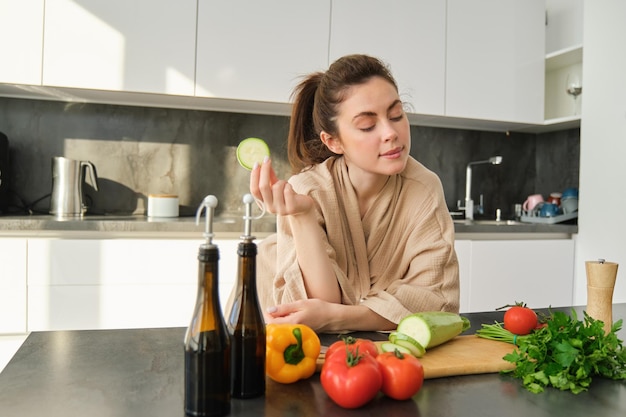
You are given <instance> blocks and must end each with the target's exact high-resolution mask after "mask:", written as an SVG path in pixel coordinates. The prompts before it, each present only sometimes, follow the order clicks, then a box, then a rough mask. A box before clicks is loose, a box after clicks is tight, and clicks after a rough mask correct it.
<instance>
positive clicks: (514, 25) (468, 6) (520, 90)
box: [445, 0, 545, 124]
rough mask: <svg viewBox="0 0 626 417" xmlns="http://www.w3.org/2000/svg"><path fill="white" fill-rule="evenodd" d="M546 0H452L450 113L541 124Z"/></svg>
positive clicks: (449, 6) (448, 59)
mask: <svg viewBox="0 0 626 417" xmlns="http://www.w3.org/2000/svg"><path fill="white" fill-rule="evenodd" d="M544 25H545V0H527V1H517V0H475V1H466V0H448V2H447V45H446V99H445V100H446V111H445V114H446V116H450V117H458V118H471V119H483V120H500V121H512V122H521V123H532V124H542V123H543V120H544V110H543V108H544V66H545V26H544Z"/></svg>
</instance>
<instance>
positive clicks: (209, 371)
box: [184, 216, 231, 416]
mask: <svg viewBox="0 0 626 417" xmlns="http://www.w3.org/2000/svg"><path fill="white" fill-rule="evenodd" d="M211 217H212V216H211ZM208 223H209V221H207V224H208ZM206 235H208V236H209V237H207V242H206V243H205V244H203V245H201V246H200V250H199V251H198V293H197V297H196V305H195V308H194V312H193V316H192V319H191V323H190V325H189V328H188V329H187V333H186V334H185V406H184V407H185V414H186V415H188V416H223V415H226V414H228V413H229V412H230V380H231V377H230V373H231V369H230V360H231V357H230V355H231V345H230V335H229V333H228V328H227V327H226V323H225V321H224V317H223V315H222V309H221V306H220V299H219V292H218V277H219V276H218V261H219V250H218V247H217V246H216V245H214V244H212V243H211V236H212V233H207V234H205V236H206Z"/></svg>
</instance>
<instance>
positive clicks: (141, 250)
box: [28, 238, 238, 331]
mask: <svg viewBox="0 0 626 417" xmlns="http://www.w3.org/2000/svg"><path fill="white" fill-rule="evenodd" d="M201 243H202V240H177V239H48V238H40V239H29V240H28V330H29V331H36V330H62V329H103V328H137V327H170V326H187V325H188V324H189V320H190V318H191V313H192V310H193V307H194V304H195V299H196V292H197V280H198V261H197V252H198V247H199V245H200V244H201ZM215 243H217V244H218V246H219V248H220V255H221V256H220V264H219V267H220V269H219V276H220V282H219V287H220V288H219V289H220V299H221V301H222V308H224V307H225V304H226V300H227V298H228V295H229V294H230V291H231V289H232V287H233V285H234V282H235V280H236V273H237V252H236V247H237V244H238V241H237V240H221V241H215Z"/></svg>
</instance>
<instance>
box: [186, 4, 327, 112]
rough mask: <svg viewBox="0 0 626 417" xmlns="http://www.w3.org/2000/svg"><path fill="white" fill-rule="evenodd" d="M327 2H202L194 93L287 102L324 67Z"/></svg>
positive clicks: (200, 6) (325, 63) (199, 8)
mask: <svg viewBox="0 0 626 417" xmlns="http://www.w3.org/2000/svg"><path fill="white" fill-rule="evenodd" d="M329 16H330V0H323V1H320V0H306V1H297V2H296V1H291V0H269V1H263V2H259V1H253V0H232V1H221V0H200V1H199V3H198V47H197V67H196V95H197V96H202V97H218V98H227V99H239V100H253V101H267V102H279V103H287V102H289V101H290V100H289V99H290V95H291V93H292V90H293V87H294V86H295V85H296V84H297V83H298V82H299V81H300V77H301V76H303V75H305V74H308V73H310V72H313V71H318V70H324V69H325V68H326V67H327V66H328V37H329V35H328V32H329Z"/></svg>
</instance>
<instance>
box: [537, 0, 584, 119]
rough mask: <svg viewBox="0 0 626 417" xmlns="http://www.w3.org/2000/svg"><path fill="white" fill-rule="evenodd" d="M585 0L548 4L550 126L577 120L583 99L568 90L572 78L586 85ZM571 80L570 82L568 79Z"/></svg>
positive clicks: (550, 0)
mask: <svg viewBox="0 0 626 417" xmlns="http://www.w3.org/2000/svg"><path fill="white" fill-rule="evenodd" d="M582 26H583V0H547V4H546V70H545V119H546V122H547V123H562V122H563V121H567V120H577V121H578V124H579V123H580V115H581V109H582V100H583V95H582V94H581V95H579V96H578V97H577V98H576V99H574V97H573V96H571V95H569V94H567V92H566V90H567V87H568V82H570V81H571V80H570V78H571V77H575V78H576V79H577V80H578V82H579V83H580V85H582V81H583V80H582V78H583V73H582V61H583V28H582ZM568 77H569V78H568Z"/></svg>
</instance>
